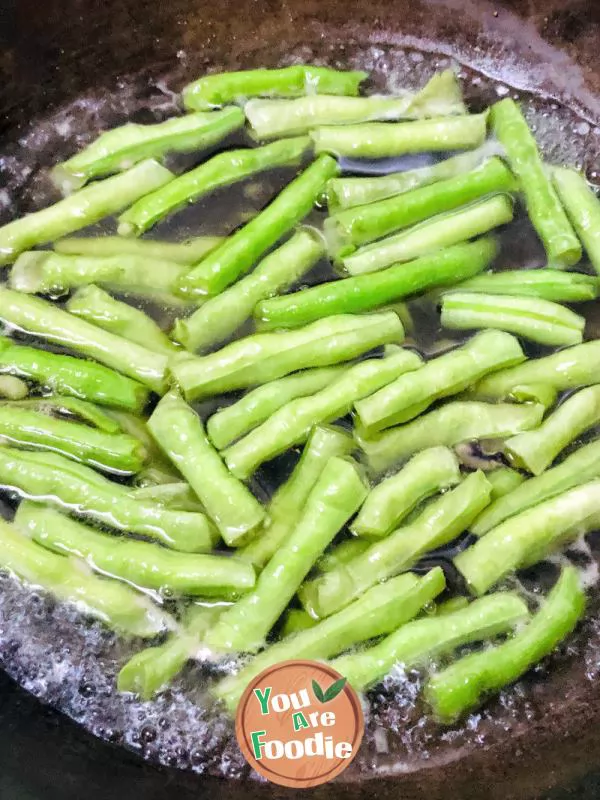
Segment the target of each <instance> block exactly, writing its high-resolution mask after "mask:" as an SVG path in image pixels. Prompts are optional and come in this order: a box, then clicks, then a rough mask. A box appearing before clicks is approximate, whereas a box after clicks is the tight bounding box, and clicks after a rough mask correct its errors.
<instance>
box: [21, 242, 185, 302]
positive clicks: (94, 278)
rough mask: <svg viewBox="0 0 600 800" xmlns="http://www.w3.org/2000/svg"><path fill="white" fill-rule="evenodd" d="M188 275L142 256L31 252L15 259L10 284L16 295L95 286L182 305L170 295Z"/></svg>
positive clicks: (174, 266)
mask: <svg viewBox="0 0 600 800" xmlns="http://www.w3.org/2000/svg"><path fill="white" fill-rule="evenodd" d="M189 271H190V268H189V267H188V266H185V265H182V264H175V263H170V262H168V261H164V260H160V259H150V258H147V257H146V256H144V255H128V254H125V255H114V256H106V257H97V256H87V255H84V256H79V255H73V256H70V255H63V254H62V253H53V252H48V251H45V250H44V251H38V250H34V251H32V252H28V253H22V254H21V255H20V256H19V258H17V260H16V262H15V265H14V267H13V268H12V270H11V273H10V277H9V283H10V286H11V287H12V288H13V289H16V290H17V291H19V292H25V293H26V294H46V295H51V296H53V297H57V296H59V295H62V294H66V293H67V292H68V291H69V290H70V289H77V288H78V287H80V286H89V285H90V284H98V285H101V286H105V287H107V288H109V289H113V290H116V291H119V292H129V293H131V294H135V295H140V296H142V297H149V298H150V299H152V298H156V299H158V300H162V299H163V298H164V299H165V300H166V301H168V302H169V303H172V304H176V303H182V302H183V301H182V300H181V298H177V297H175V296H174V294H173V292H174V290H175V287H176V286H177V282H178V281H179V280H180V279H181V278H182V277H184V276H185V275H187V273H188V272H189Z"/></svg>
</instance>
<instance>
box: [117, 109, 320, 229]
mask: <svg viewBox="0 0 600 800" xmlns="http://www.w3.org/2000/svg"><path fill="white" fill-rule="evenodd" d="M235 111H237V113H239V114H241V113H242V112H241V111H239V109H235ZM310 146H311V141H310V139H309V138H308V137H307V136H306V137H301V138H296V139H286V140H285V141H280V142H273V143H272V144H268V145H265V146H264V147H257V148H255V149H253V150H250V149H243V150H226V151H225V152H223V153H218V154H217V155H216V156H213V157H212V158H211V159H209V160H208V161H205V162H204V163H203V164H200V166H198V167H196V168H195V169H192V170H190V171H189V172H185V173H184V174H183V175H179V176H178V177H177V178H175V180H173V181H171V182H170V183H168V184H167V185H166V186H164V187H162V188H161V189H158V190H157V191H156V192H152V194H149V195H146V196H145V197H142V198H141V199H140V200H138V201H137V203H135V204H134V205H133V206H131V208H128V209H127V211H126V212H125V213H124V214H121V216H120V217H119V234H120V235H121V236H130V235H134V236H139V235H140V234H142V233H144V231H147V230H148V229H149V228H151V227H152V226H153V225H156V223H157V222H160V220H161V219H163V218H164V217H166V216H167V215H168V214H171V213H173V212H174V211H177V210H178V209H180V208H183V207H184V206H185V205H186V204H187V203H193V202H195V201H196V200H198V199H200V198H201V197H203V196H204V195H207V194H209V193H210V192H212V191H214V190H215V189H218V188H220V187H222V186H229V185H231V184H232V183H236V182H237V181H241V180H244V179H245V178H248V177H250V176H251V175H256V174H258V173H260V172H264V171H265V170H267V169H275V168H276V167H294V166H297V165H299V164H300V162H301V160H302V156H303V155H304V153H305V152H306V151H307V150H308V149H309V147H310Z"/></svg>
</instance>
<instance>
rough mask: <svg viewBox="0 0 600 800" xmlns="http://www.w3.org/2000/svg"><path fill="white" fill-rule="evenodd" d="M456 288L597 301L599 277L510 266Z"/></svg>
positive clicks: (573, 300) (567, 299)
mask: <svg viewBox="0 0 600 800" xmlns="http://www.w3.org/2000/svg"><path fill="white" fill-rule="evenodd" d="M448 291H449V292H452V291H454V289H449V290H448ZM456 291H459V292H482V293H483V294H507V295H516V296H520V295H524V296H527V297H538V298H539V299H540V300H553V301H554V302H556V303H579V302H585V301H586V300H595V298H596V297H597V296H598V280H597V278H593V277H592V276H591V275H581V274H579V273H578V272H562V271H561V270H558V269H511V270H505V271H503V272H486V273H484V274H483V275H477V276H476V277H475V278H470V279H469V280H468V281H464V282H463V283H461V284H460V285H458V286H457V287H456Z"/></svg>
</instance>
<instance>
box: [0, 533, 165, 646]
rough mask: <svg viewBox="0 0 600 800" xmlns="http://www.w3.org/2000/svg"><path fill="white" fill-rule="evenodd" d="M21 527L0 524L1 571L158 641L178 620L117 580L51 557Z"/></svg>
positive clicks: (127, 630)
mask: <svg viewBox="0 0 600 800" xmlns="http://www.w3.org/2000/svg"><path fill="white" fill-rule="evenodd" d="M19 527H20V526H18V525H16V524H15V525H9V524H8V523H7V522H4V521H3V520H1V521H0V568H1V569H8V570H10V571H11V572H13V573H14V574H15V575H16V576H17V577H18V578H20V579H21V580H23V581H25V582H26V583H29V584H32V585H34V586H41V587H42V588H43V589H45V590H46V591H48V592H50V594H52V595H53V596H54V597H56V598H57V599H58V600H62V601H63V602H67V603H73V604H74V605H76V606H77V607H78V608H79V609H80V610H82V611H83V612H84V613H86V614H89V615H90V616H92V617H96V618H97V619H99V620H101V621H102V622H103V623H104V624H105V625H107V626H108V627H110V628H115V629H117V630H118V631H121V632H122V633H126V634H129V635H131V636H140V637H143V638H152V637H154V636H156V635H157V634H159V633H160V632H161V631H163V630H165V628H172V627H174V624H175V621H174V620H173V619H171V617H170V616H169V615H168V614H166V613H165V612H164V611H162V609H161V608H160V607H159V606H158V605H156V604H155V603H153V602H152V601H151V600H150V599H149V598H148V597H145V596H144V595H143V594H141V593H139V592H136V591H134V589H132V588H130V587H129V586H125V585H124V584H122V583H118V582H117V581H112V580H108V579H106V578H102V577H99V576H97V575H94V574H92V573H91V572H90V571H87V570H85V569H82V565H80V564H77V563H75V562H74V561H73V559H70V558H64V557H63V556H60V555H57V554H56V553H51V552H49V551H48V550H45V549H44V548H43V547H40V545H39V544H36V543H35V542H32V541H31V539H30V538H29V537H28V536H26V535H24V533H21V532H20V531H19Z"/></svg>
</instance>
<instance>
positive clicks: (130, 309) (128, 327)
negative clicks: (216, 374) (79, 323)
mask: <svg viewBox="0 0 600 800" xmlns="http://www.w3.org/2000/svg"><path fill="white" fill-rule="evenodd" d="M67 310H68V311H70V313H71V314H74V315H75V316H76V317H80V318H81V319H84V320H86V321H87V322H91V323H92V325H97V326H98V327H99V328H102V329H103V330H105V331H108V332H109V333H114V334H115V335H117V336H122V337H123V338H124V339H128V340H129V341H131V342H136V343H137V344H141V345H143V346H144V347H145V348H146V349H147V350H152V351H153V352H155V353H163V354H166V355H172V354H173V353H174V352H177V345H175V344H173V342H172V341H171V340H170V339H169V337H168V336H167V335H166V333H164V332H163V331H161V329H160V328H159V327H158V325H157V324H156V322H154V320H153V319H152V318H151V317H149V316H148V315H147V314H145V313H144V312H143V311H141V310H140V309H139V308H135V307H134V306H131V305H129V303H122V302H121V301H120V300H115V299H114V297H111V296H110V295H109V294H108V293H107V292H105V291H104V290H103V289H100V288H99V287H98V286H94V285H91V286H86V287H84V288H82V289H79V290H78V291H77V292H75V294H74V295H73V297H71V298H70V299H69V300H68V302H67Z"/></svg>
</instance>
